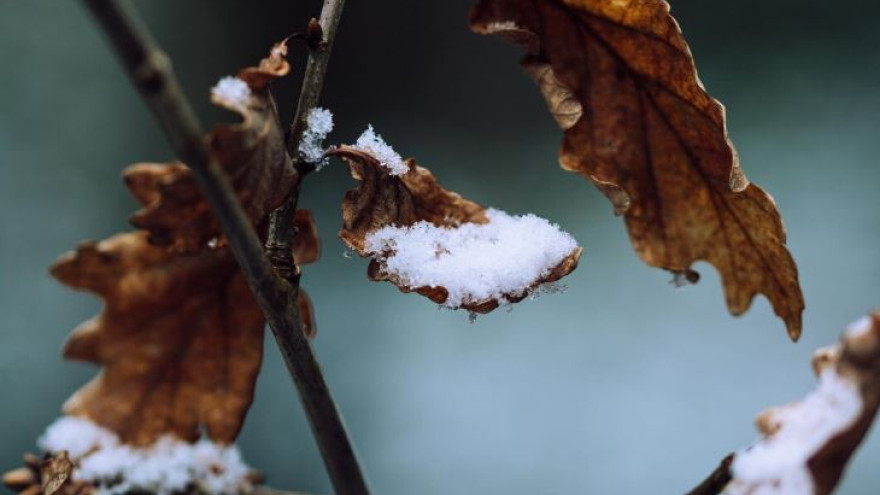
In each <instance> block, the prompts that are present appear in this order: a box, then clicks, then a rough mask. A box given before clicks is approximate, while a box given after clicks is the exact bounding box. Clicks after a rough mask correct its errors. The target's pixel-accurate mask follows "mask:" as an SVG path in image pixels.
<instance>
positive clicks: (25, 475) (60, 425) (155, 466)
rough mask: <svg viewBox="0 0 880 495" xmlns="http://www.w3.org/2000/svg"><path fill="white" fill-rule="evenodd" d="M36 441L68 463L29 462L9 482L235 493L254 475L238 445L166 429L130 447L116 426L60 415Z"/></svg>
mask: <svg viewBox="0 0 880 495" xmlns="http://www.w3.org/2000/svg"><path fill="white" fill-rule="evenodd" d="M38 443H39V446H40V448H41V449H42V450H43V451H45V452H46V453H47V454H50V455H51V457H49V459H50V460H52V461H54V462H55V463H56V464H59V461H60V463H64V462H66V463H67V465H66V469H65V470H59V469H55V470H54V471H50V470H47V469H46V467H47V466H46V464H47V463H46V462H45V461H44V462H42V463H41V466H40V468H41V469H39V470H34V469H33V467H34V466H31V465H28V466H27V467H25V468H23V469H21V470H17V471H18V474H17V478H18V480H17V484H16V485H14V486H13V484H11V483H7V484H8V485H9V486H10V488H13V489H16V490H20V491H21V492H22V493H25V491H26V490H28V489H29V488H30V487H31V486H35V485H37V486H39V485H43V486H45V485H47V484H49V483H51V484H52V485H53V486H52V488H54V489H53V490H51V491H50V490H46V489H43V490H42V491H43V492H44V493H46V494H47V495H49V494H51V493H52V492H54V491H57V490H59V489H60V490H61V493H62V494H63V495H87V494H96V495H117V494H118V495H121V494H124V493H151V494H156V495H169V494H172V493H201V494H205V495H234V494H239V493H245V492H248V491H250V490H251V489H252V488H253V486H252V482H253V480H254V479H255V478H256V473H255V472H254V471H252V470H251V469H250V468H249V467H248V466H247V465H246V464H245V463H244V462H243V461H242V458H241V453H240V452H239V450H238V448H236V447H235V446H227V445H220V444H217V443H214V442H212V441H210V440H208V439H205V438H202V439H199V440H198V441H197V442H195V443H189V442H184V441H181V440H179V439H177V438H175V437H174V436H171V435H166V436H163V437H161V438H160V439H159V440H158V441H157V442H155V443H154V444H151V445H150V446H147V447H132V446H130V445H126V444H125V443H123V442H122V441H121V440H120V439H119V437H118V436H116V434H114V433H113V432H112V431H109V430H106V429H104V428H101V427H100V426H98V425H95V424H94V423H92V422H90V421H88V420H86V419H82V418H77V417H72V416H63V417H61V418H59V419H57V420H56V421H55V422H54V423H53V424H52V425H50V426H49V427H48V428H47V429H46V432H45V433H44V434H43V436H41V437H40V439H39V441H38ZM25 462H26V464H32V463H30V462H28V459H26V460H25ZM53 472H54V473H55V478H56V479H57V480H58V481H56V482H54V483H52V478H51V477H50V476H47V475H50V474H52V473H53ZM59 474H60V475H61V476H59ZM5 478H10V476H9V474H7V476H6V477H5ZM4 481H6V479H4ZM37 493H39V491H38V492H37Z"/></svg>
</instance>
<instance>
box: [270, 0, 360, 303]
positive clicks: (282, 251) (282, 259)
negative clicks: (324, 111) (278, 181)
mask: <svg viewBox="0 0 880 495" xmlns="http://www.w3.org/2000/svg"><path fill="white" fill-rule="evenodd" d="M344 6H345V0H324V7H323V9H321V18H320V20H319V21H318V22H317V23H316V22H314V20H312V22H310V23H309V29H308V33H309V36H310V37H312V38H311V39H310V40H309V41H310V43H309V60H308V62H307V63H306V71H305V74H304V75H303V82H302V87H301V89H300V93H299V101H298V102H297V105H296V114H295V115H294V117H293V123H292V124H291V125H290V132H289V134H288V136H287V151H288V153H290V156H292V157H293V158H294V160H295V161H296V168H297V170H298V171H299V173H300V179H302V176H303V175H305V174H307V173H309V172H311V171H312V168H313V167H314V164H311V163H306V162H304V161H303V160H300V159H299V145H300V142H302V138H303V133H304V132H305V130H306V128H307V127H308V117H309V112H311V111H312V109H313V108H315V106H316V105H317V104H318V100H319V99H320V97H321V90H322V89H323V88H324V76H325V75H326V74H327V64H328V62H329V61H330V50H331V49H332V48H333V41H334V39H335V38H336V28H337V27H338V26H339V20H340V19H341V18H342V9H343V7H344ZM314 37H318V38H319V39H317V40H315V39H314ZM299 186H300V182H299V181H297V183H296V185H295V186H294V187H293V189H292V190H291V191H290V194H289V195H288V196H287V199H286V201H285V202H284V205H283V206H282V207H281V208H278V209H277V210H275V211H274V212H272V214H271V216H270V217H269V236H268V240H267V241H266V251H267V252H268V253H269V258H270V260H271V261H272V264H273V265H274V266H275V268H276V270H278V272H279V273H281V274H291V275H292V276H293V277H294V278H295V277H296V275H297V274H298V271H297V270H296V263H295V260H294V259H293V249H292V247H293V236H294V231H293V228H292V225H293V216H294V214H295V213H296V204H297V201H298V200H299V189H300V187H299ZM296 285H297V284H296V282H294V286H296Z"/></svg>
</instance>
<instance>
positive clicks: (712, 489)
mask: <svg viewBox="0 0 880 495" xmlns="http://www.w3.org/2000/svg"><path fill="white" fill-rule="evenodd" d="M732 462H733V454H728V455H727V457H725V458H724V459H722V460H721V463H720V464H719V465H718V467H717V468H715V470H714V471H712V473H711V474H710V475H709V476H708V477H707V478H706V479H705V480H703V482H702V483H700V484H699V485H697V487H696V488H694V489H693V490H691V491H689V492H687V494H686V495H718V494H720V493H721V492H722V491H723V490H724V487H725V486H727V484H728V483H730V480H731V479H732V478H731V474H730V464H731V463H732Z"/></svg>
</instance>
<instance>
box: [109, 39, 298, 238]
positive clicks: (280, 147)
mask: <svg viewBox="0 0 880 495" xmlns="http://www.w3.org/2000/svg"><path fill="white" fill-rule="evenodd" d="M286 53H287V47H286V45H285V44H284V42H281V43H279V44H277V45H275V47H274V48H273V49H272V51H271V53H270V55H269V57H267V58H265V59H263V60H262V61H261V62H260V64H259V66H258V67H249V68H246V69H243V70H242V71H240V72H239V74H238V76H237V78H228V80H225V81H221V83H220V84H218V86H217V88H215V90H214V91H213V93H212V97H211V99H212V101H213V102H214V103H216V104H217V105H219V106H222V107H224V108H226V109H228V110H231V111H233V112H236V113H238V114H239V115H241V117H242V121H241V122H240V123H237V124H230V125H222V126H218V127H217V128H215V129H214V130H213V131H212V132H211V133H210V134H209V135H208V138H207V139H208V144H209V148H210V151H211V153H212V155H213V157H214V158H215V159H216V160H217V162H218V163H219V164H220V165H221V166H222V168H223V169H224V170H225V171H226V173H227V174H228V176H229V179H230V181H231V182H232V185H233V187H234V188H235V190H236V192H237V193H238V196H239V199H240V200H241V202H242V205H243V206H244V208H245V211H246V213H247V214H248V217H249V218H250V220H251V222H253V224H254V225H255V226H258V227H259V226H260V225H261V224H262V223H263V221H264V220H265V217H266V215H267V214H268V213H269V212H270V211H272V210H273V209H275V208H277V207H278V206H280V205H281V203H282V202H283V201H284V198H285V197H286V196H287V194H288V192H289V191H290V188H291V187H292V185H293V184H294V183H295V181H296V180H297V172H296V169H295V168H294V163H293V161H292V160H291V158H290V156H289V155H288V154H287V148H286V145H285V139H284V129H283V128H282V126H281V122H280V120H279V117H278V111H277V108H276V105H275V100H274V98H273V97H272V94H271V93H270V91H269V83H270V82H271V81H272V80H274V79H277V78H279V77H283V76H285V75H286V74H287V73H288V72H289V70H290V65H289V64H288V63H287V61H286V60H285V59H284V56H285V54H286ZM224 84H225V85H227V86H226V87H227V88H231V89H223V85H224ZM124 178H125V181H126V183H127V184H128V186H129V188H130V189H131V190H132V193H133V194H134V195H135V196H136V197H138V198H139V199H141V200H142V201H143V202H144V204H145V208H143V209H142V210H140V211H138V212H136V213H135V214H134V215H133V216H132V217H131V223H132V224H133V225H134V226H135V227H138V228H141V229H144V230H147V231H149V232H150V241H151V242H153V243H154V244H157V245H162V246H173V247H174V248H175V249H176V250H179V251H184V252H195V251H199V250H202V249H205V246H206V245H207V244H208V243H209V242H210V241H212V240H213V239H218V240H219V241H220V244H222V243H223V242H222V238H221V232H220V229H219V227H218V225H217V223H216V221H215V220H214V216H213V215H212V214H211V212H210V210H209V208H208V205H207V203H205V201H204V200H203V199H202V195H201V192H200V191H199V189H198V187H197V185H196V182H195V178H194V176H193V174H192V172H191V171H190V170H189V169H188V168H187V167H185V166H184V165H183V164H181V163H169V164H156V163H143V164H136V165H133V166H131V167H129V168H128V169H126V171H125V173H124ZM144 188H146V190H147V191H149V194H145V193H144V192H143V191H142V190H143V189H144Z"/></svg>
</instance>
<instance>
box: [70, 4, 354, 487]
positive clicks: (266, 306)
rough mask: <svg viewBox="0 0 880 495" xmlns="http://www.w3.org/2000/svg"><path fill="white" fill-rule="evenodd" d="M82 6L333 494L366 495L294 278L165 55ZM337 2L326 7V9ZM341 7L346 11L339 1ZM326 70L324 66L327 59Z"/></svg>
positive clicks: (101, 10) (134, 31)
mask: <svg viewBox="0 0 880 495" xmlns="http://www.w3.org/2000/svg"><path fill="white" fill-rule="evenodd" d="M83 3H84V4H85V5H86V6H87V7H88V9H89V10H90V12H91V13H92V15H93V16H94V17H95V19H96V20H97V21H98V23H99V24H100V26H101V28H102V29H103V30H104V32H105V34H106V35H107V37H108V38H109V40H110V42H111V44H112V45H113V48H114V49H115V50H116V53H117V56H118V57H119V59H120V61H121V62H122V65H123V67H124V68H125V70H126V72H127V73H128V75H129V77H130V78H131V80H132V83H133V84H134V85H135V87H136V88H137V89H138V91H139V92H140V93H141V96H142V97H143V99H144V101H145V102H146V103H147V105H148V106H149V107H150V110H152V112H153V114H154V116H155V117H156V119H157V120H158V121H159V123H160V124H161V126H162V129H163V131H164V132H165V136H166V138H167V139H168V141H169V143H170V144H171V147H172V148H173V150H174V152H175V154H176V155H177V156H178V158H179V159H180V160H181V161H183V162H184V163H186V164H188V166H189V167H190V168H192V170H193V172H194V175H195V177H196V181H197V182H198V185H199V188H200V190H201V191H202V194H203V195H204V196H205V200H206V201H207V203H208V205H209V206H210V207H211V210H212V212H213V213H214V215H215V216H216V217H217V221H218V222H219V224H220V226H221V227H222V229H223V231H224V233H225V234H226V237H227V239H228V240H229V244H230V247H231V249H232V252H233V254H234V255H235V258H236V260H237V261H238V263H239V265H241V268H242V271H243V272H244V274H245V277H246V278H247V281H248V284H249V285H250V287H251V290H252V291H253V293H254V295H255V297H256V299H257V302H258V303H259V305H260V307H261V308H262V310H263V313H265V316H266V320H267V321H268V323H269V326H270V327H271V329H272V333H273V334H274V336H275V340H276V342H277V343H278V346H279V347H280V349H281V353H282V355H283V356H284V361H285V364H286V365H287V368H288V371H289V372H290V374H291V376H292V377H293V381H294V383H295V384H296V387H297V390H298V391H299V395H300V399H301V401H302V404H303V407H304V408H305V411H306V416H307V417H308V419H309V423H310V425H311V427H312V433H313V434H314V436H315V440H316V442H317V444H318V447H319V449H320V451H321V455H322V457H323V458H324V463H325V465H326V467H327V471H328V475H329V477H330V481H331V483H332V484H333V487H334V490H335V492H336V493H337V494H338V495H367V494H368V493H369V490H368V488H367V485H366V480H365V479H364V476H363V474H362V473H361V470H360V466H359V465H358V461H357V458H356V456H355V453H354V449H353V447H352V444H351V441H350V440H349V438H348V435H347V433H346V430H345V426H344V424H343V423H342V418H341V416H340V415H339V411H338V410H337V408H336V404H335V402H334V401H333V397H332V396H331V394H330V390H329V389H328V387H327V383H326V381H325V380H324V376H323V374H322V373H321V368H320V365H319V364H318V361H317V359H316V358H315V355H314V353H313V351H312V348H311V345H310V344H309V342H308V340H306V338H305V335H304V333H303V328H302V323H301V320H300V314H299V308H298V306H297V304H296V292H297V287H296V277H291V282H292V283H288V282H287V281H286V280H284V279H282V278H281V277H279V276H278V275H277V274H276V272H275V270H274V268H273V267H272V264H271V263H270V262H269V259H268V258H267V257H266V255H265V253H264V252H263V246H262V245H261V243H260V240H259V238H258V237H257V234H256V233H255V232H254V230H253V228H252V227H251V225H250V223H249V221H248V219H247V217H246V216H245V213H244V211H243V209H242V207H241V204H240V203H239V202H238V199H237V198H236V196H235V193H234V192H233V190H232V187H231V185H230V183H229V180H228V178H227V177H226V175H225V174H224V172H223V171H222V169H221V168H220V166H219V165H218V164H217V162H216V161H215V160H213V158H212V157H211V155H210V153H209V151H208V149H207V147H206V145H205V141H204V137H203V136H204V133H203V131H202V126H201V124H200V123H199V121H198V118H197V117H196V115H195V112H194V111H193V109H192V107H191V105H190V104H189V101H188V100H187V99H186V96H185V95H184V94H183V91H182V90H181V88H180V84H179V83H178V81H177V78H176V76H175V75H174V72H173V70H172V68H171V63H170V61H169V59H168V57H167V55H165V53H164V52H163V51H162V50H161V48H160V47H159V46H158V44H157V43H156V42H155V41H154V40H153V39H152V37H151V36H150V35H149V33H148V31H147V30H146V28H145V27H144V26H143V25H142V24H141V23H140V22H139V21H138V20H137V19H136V17H135V16H134V15H133V14H131V13H130V12H128V11H127V10H126V9H124V8H123V7H122V6H121V5H120V4H119V2H118V1H117V0H83ZM333 3H334V2H332V0H327V1H326V2H325V10H327V5H328V4H333ZM338 4H339V6H340V7H339V8H340V9H341V4H342V2H338ZM336 20H337V21H338V14H337V15H336ZM334 26H335V24H334ZM323 65H324V67H326V60H325V61H324V62H323ZM297 192H298V189H294V193H293V194H292V195H291V197H295V196H296V194H297ZM294 204H295V203H294ZM288 225H292V223H290V224H288ZM290 235H292V233H291V234H290Z"/></svg>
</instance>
